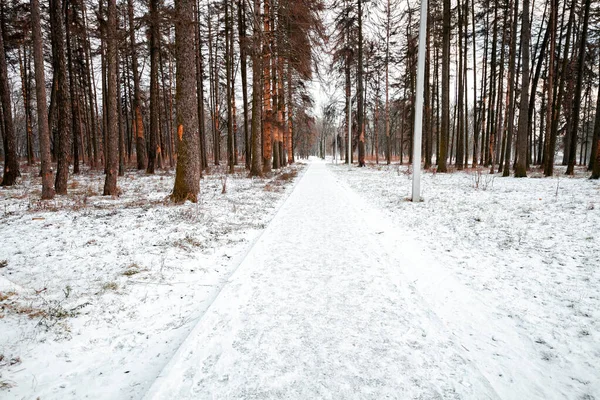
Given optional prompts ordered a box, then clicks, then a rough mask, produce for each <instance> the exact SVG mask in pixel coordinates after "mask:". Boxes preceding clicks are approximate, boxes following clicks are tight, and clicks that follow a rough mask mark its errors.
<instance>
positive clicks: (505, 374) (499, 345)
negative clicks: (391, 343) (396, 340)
mask: <svg viewBox="0 0 600 400" xmlns="http://www.w3.org/2000/svg"><path fill="white" fill-rule="evenodd" d="M329 167H330V169H331V170H332V171H333V172H334V173H335V174H336V176H337V178H338V180H339V181H340V182H341V183H343V184H344V185H347V186H348V187H349V188H351V189H352V191H353V192H355V193H357V194H358V196H360V197H361V198H362V200H364V203H365V214H366V218H367V219H368V220H369V221H370V222H369V225H370V228H373V229H378V230H379V231H380V233H381V235H380V236H381V240H380V243H381V244H382V246H386V247H387V248H388V249H389V250H390V251H391V252H392V253H394V254H395V257H396V258H397V260H398V266H399V268H400V270H401V271H402V273H403V274H405V275H406V276H407V277H408V279H410V280H411V281H412V282H413V284H414V286H415V287H416V288H417V290H418V291H419V292H420V293H421V294H422V295H423V298H424V299H425V301H426V303H427V304H424V305H423V306H424V307H428V308H430V309H431V311H432V312H433V313H435V314H436V315H437V316H439V318H440V319H441V320H442V321H443V323H444V324H445V325H446V327H447V328H448V329H449V331H450V332H451V334H452V335H454V336H455V337H456V340H458V341H459V343H461V345H462V347H463V348H464V350H465V352H464V356H466V357H468V358H469V359H470V360H472V361H473V362H474V363H475V364H476V365H477V366H478V367H479V369H480V371H481V372H482V373H483V374H484V375H485V376H486V378H487V379H488V380H489V381H490V383H491V384H492V386H493V387H494V389H495V390H496V392H497V393H498V394H499V395H500V397H501V398H504V399H598V398H600V236H599V235H598V226H600V182H598V181H591V180H588V179H585V178H584V176H585V175H587V174H585V173H584V172H583V171H579V176H577V177H575V178H568V177H565V176H564V175H557V176H555V177H554V178H541V177H540V176H541V175H540V174H539V173H531V174H530V176H531V177H530V178H527V179H515V178H512V177H511V178H502V177H500V176H498V175H496V176H491V175H489V174H488V173H487V170H481V171H477V170H468V171H464V172H456V173H452V174H435V173H433V172H425V173H424V174H423V179H422V196H423V198H424V202H422V203H418V204H414V203H412V202H410V201H407V198H409V196H410V193H411V192H410V191H411V185H412V182H411V175H410V173H409V171H408V169H407V167H406V166H403V167H398V166H383V165H379V166H375V165H369V166H368V168H363V169H358V168H356V167H353V168H351V169H348V167H347V166H342V165H330V166H329ZM370 207H374V208H376V209H378V210H375V211H373V210H371V209H370ZM368 256H369V255H368V254H365V257H368Z"/></svg>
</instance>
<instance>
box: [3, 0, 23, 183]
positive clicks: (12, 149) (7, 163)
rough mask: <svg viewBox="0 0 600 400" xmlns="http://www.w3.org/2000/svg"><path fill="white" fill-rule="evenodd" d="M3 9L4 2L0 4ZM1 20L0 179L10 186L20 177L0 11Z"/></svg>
mask: <svg viewBox="0 0 600 400" xmlns="http://www.w3.org/2000/svg"><path fill="white" fill-rule="evenodd" d="M1 5H2V8H4V1H2V3H1ZM1 14H2V20H0V98H1V99H2V113H3V115H2V122H4V124H3V128H4V131H3V135H2V139H3V142H4V143H3V144H4V176H3V177H2V183H1V185H2V186H12V185H14V184H15V183H16V181H17V177H18V176H20V172H19V160H18V158H17V142H16V137H15V130H14V125H13V117H12V110H11V105H12V101H11V95H10V85H9V82H8V69H7V66H6V56H5V54H6V53H5V47H4V22H5V21H4V18H5V16H4V11H3V10H1Z"/></svg>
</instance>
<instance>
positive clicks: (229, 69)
mask: <svg viewBox="0 0 600 400" xmlns="http://www.w3.org/2000/svg"><path fill="white" fill-rule="evenodd" d="M230 14H231V11H230V0H225V74H226V75H227V76H226V79H225V84H226V91H225V93H226V97H227V168H228V171H229V173H230V174H233V172H234V166H233V159H234V155H233V152H234V149H233V96H234V93H232V75H233V52H232V44H233V43H232V41H233V29H232V26H231V18H230V17H229V15H230Z"/></svg>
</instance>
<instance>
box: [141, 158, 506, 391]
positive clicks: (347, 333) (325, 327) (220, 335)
mask: <svg viewBox="0 0 600 400" xmlns="http://www.w3.org/2000/svg"><path fill="white" fill-rule="evenodd" d="M361 207H362V205H361V203H360V202H359V201H358V200H357V199H356V197H355V196H352V195H351V194H349V193H348V191H347V190H344V188H343V187H342V186H341V185H340V184H339V183H338V182H336V180H335V178H334V176H333V175H332V174H331V172H329V171H328V170H327V169H326V167H325V164H323V163H320V162H317V161H315V162H313V163H312V164H311V166H310V167H309V169H308V170H307V172H306V173H305V175H304V177H303V178H302V180H301V181H300V182H299V183H298V185H297V187H296V188H295V190H294V192H293V193H292V194H291V196H290V198H289V199H288V200H287V201H286V203H285V204H284V205H283V207H282V208H281V210H280V212H279V213H278V214H277V216H276V217H275V218H274V219H273V221H272V222H271V224H270V225H269V226H268V227H267V229H266V231H265V233H264V234H263V235H262V236H261V238H260V239H259V240H258V241H257V243H256V244H255V246H254V247H253V248H252V250H251V251H250V253H249V254H248V256H247V257H246V259H245V260H244V261H243V262H242V264H241V265H240V267H239V269H238V270H237V271H236V273H235V274H234V275H233V276H232V278H231V281H230V283H229V284H228V285H226V286H225V287H224V288H223V290H222V291H221V293H220V294H219V296H218V297H217V299H216V300H215V302H214V303H213V305H212V306H211V307H210V308H209V309H208V311H207V313H206V315H205V316H204V317H203V318H202V319H201V320H200V321H199V322H198V325H197V326H196V327H195V328H194V330H193V332H192V333H191V334H190V336H189V337H188V339H187V340H186V341H185V342H184V344H183V345H182V347H181V348H180V349H179V351H178V352H177V354H176V355H175V357H174V358H173V359H172V360H171V362H170V363H169V364H168V365H167V367H166V368H165V370H164V371H163V372H162V373H161V374H160V376H159V377H158V379H157V381H156V382H155V383H154V385H153V386H152V388H151V389H150V391H149V392H148V394H147V395H146V397H145V398H146V399H166V398H178V399H186V398H189V399H199V398H202V399H208V398H214V399H226V398H227V399H233V398H272V399H275V398H277V399H279V398H290V399H333V398H336V399H337V398H340V399H344V398H369V399H380V398H399V399H401V398H424V399H432V398H440V399H441V398H444V399H460V398H479V399H496V398H498V396H497V394H496V393H495V391H494V390H493V388H492V387H491V385H490V384H489V382H488V381H487V379H486V378H485V377H484V376H483V374H482V373H481V371H480V370H479V368H478V366H477V365H476V364H474V363H472V362H470V361H469V360H468V359H467V358H466V357H465V350H464V349H463V348H462V347H461V346H460V345H459V343H458V342H457V341H456V340H455V339H454V338H453V337H452V335H450V334H449V332H448V331H447V330H446V328H445V327H444V325H443V323H442V321H440V319H439V318H437V316H436V315H435V314H433V313H432V312H431V310H430V309H429V308H428V307H424V306H423V304H424V299H423V298H422V296H421V295H420V294H419V293H417V292H416V291H415V290H414V287H413V286H412V285H411V284H410V282H409V281H408V280H407V279H406V278H405V277H404V276H403V274H402V273H401V272H400V271H399V269H398V266H397V265H396V264H395V263H394V262H392V261H393V260H392V259H391V258H390V256H389V254H388V253H387V252H386V251H385V249H383V248H382V247H381V246H380V245H379V243H378V241H379V240H378V239H379V235H378V232H377V231H373V230H371V229H368V228H366V225H367V222H366V220H365V219H364V216H363V213H362V212H361V210H360V208H361Z"/></svg>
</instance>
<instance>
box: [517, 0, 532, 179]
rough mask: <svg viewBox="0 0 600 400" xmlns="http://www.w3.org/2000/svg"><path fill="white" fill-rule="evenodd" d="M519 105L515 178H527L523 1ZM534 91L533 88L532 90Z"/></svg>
mask: <svg viewBox="0 0 600 400" xmlns="http://www.w3.org/2000/svg"><path fill="white" fill-rule="evenodd" d="M521 21H522V22H521V55H522V57H523V59H522V60H521V65H522V68H523V72H522V75H521V104H520V109H519V122H518V130H517V163H516V165H515V177H517V178H524V177H526V176H527V136H528V135H527V133H528V130H529V105H528V104H527V102H528V100H529V99H528V97H529V39H530V35H531V29H530V27H529V0H523V13H522V20H521ZM534 90H535V88H534Z"/></svg>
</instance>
